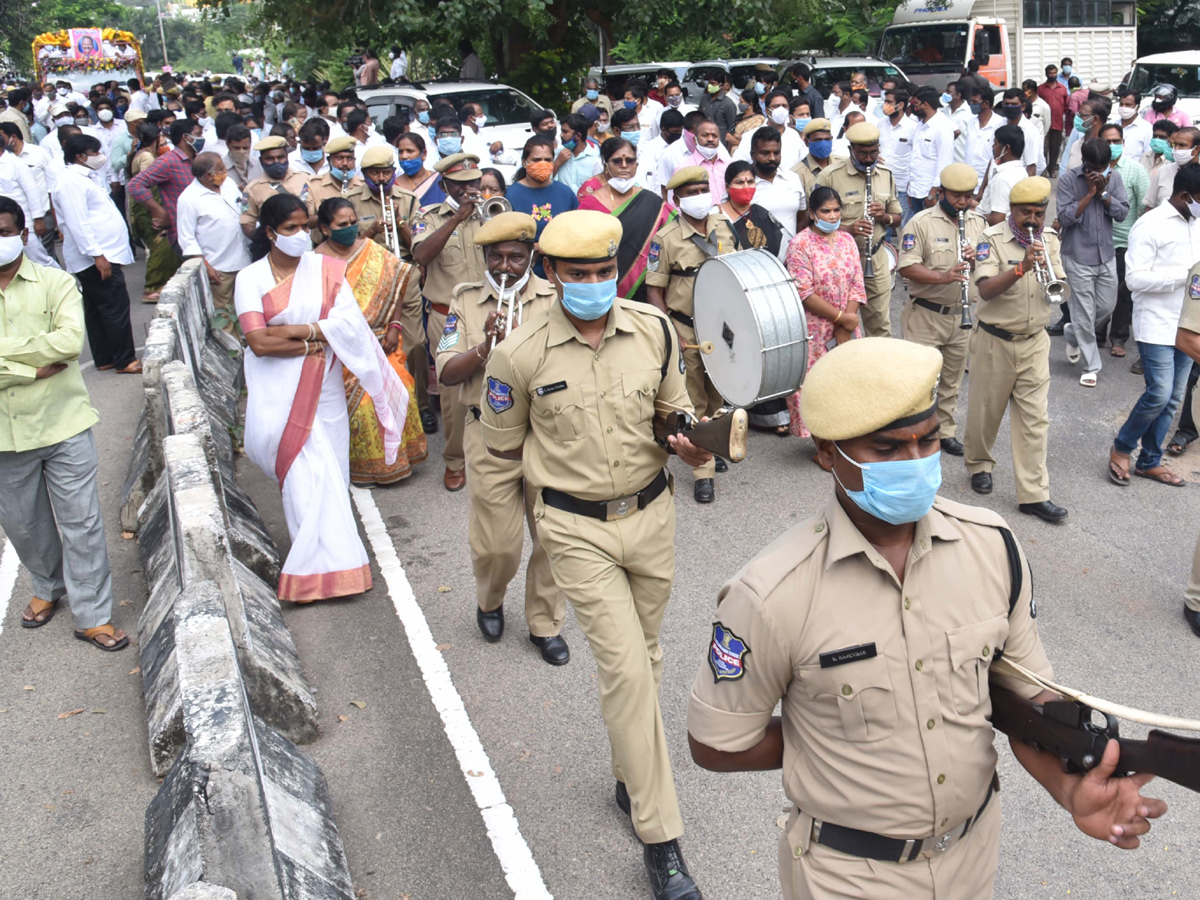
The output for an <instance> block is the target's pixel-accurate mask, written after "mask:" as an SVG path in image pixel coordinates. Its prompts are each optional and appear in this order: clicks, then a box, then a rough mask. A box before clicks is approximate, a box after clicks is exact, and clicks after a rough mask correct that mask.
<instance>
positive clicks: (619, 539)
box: [534, 491, 683, 843]
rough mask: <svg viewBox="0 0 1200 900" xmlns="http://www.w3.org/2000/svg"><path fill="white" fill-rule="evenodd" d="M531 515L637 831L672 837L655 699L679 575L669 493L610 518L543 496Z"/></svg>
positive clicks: (667, 768) (677, 829)
mask: <svg viewBox="0 0 1200 900" xmlns="http://www.w3.org/2000/svg"><path fill="white" fill-rule="evenodd" d="M534 518H535V519H537V523H538V525H537V528H538V538H539V539H540V540H541V542H542V546H543V547H545V548H546V552H547V553H548V554H549V556H550V570H551V571H552V572H553V573H554V580H555V582H556V583H557V584H558V586H559V588H561V589H562V591H563V593H565V594H566V595H567V598H568V599H569V600H570V601H571V606H572V607H573V608H574V610H575V621H576V622H577V623H578V625H579V628H580V630H581V631H582V632H583V633H584V636H585V637H586V638H587V639H588V644H589V645H590V646H591V648H592V656H593V657H594V658H595V660H596V668H597V670H598V676H597V680H598V684H599V689H600V713H601V715H603V716H604V724H605V726H606V727H607V728H608V741H609V744H610V746H611V747H612V771H613V775H615V776H616V778H617V780H618V781H623V782H625V786H626V787H627V788H628V789H629V799H630V802H631V804H632V816H633V823H634V829H635V830H636V831H637V834H638V837H640V838H641V839H642V841H644V842H645V843H661V842H663V841H670V840H674V839H675V838H678V837H679V836H681V835H682V834H683V817H682V816H681V815H680V812H679V800H678V798H677V797H676V795H675V782H674V780H673V778H672V776H671V760H670V756H669V755H668V752H667V736H666V731H665V730H664V728H663V720H662V712H661V710H660V709H659V706H658V694H659V689H660V688H661V686H662V647H661V646H659V643H658V632H659V628H660V627H661V626H662V620H663V613H664V612H665V611H666V607H667V598H668V597H669V596H670V593H671V583H672V582H673V581H674V578H675V498H674V496H673V495H672V493H671V492H670V491H663V492H662V494H660V495H659V496H658V497H657V498H656V499H655V500H654V502H653V503H651V504H650V505H649V506H648V507H646V508H645V509H643V510H640V511H638V512H635V513H633V514H632V515H629V516H627V517H626V518H624V519H619V520H617V521H614V522H601V521H600V520H598V519H592V518H589V517H587V516H576V515H573V514H572V513H568V512H564V511H563V510H560V509H555V508H554V507H551V506H546V505H545V504H544V503H542V501H541V499H540V498H539V499H538V503H537V506H536V508H535V509H534Z"/></svg>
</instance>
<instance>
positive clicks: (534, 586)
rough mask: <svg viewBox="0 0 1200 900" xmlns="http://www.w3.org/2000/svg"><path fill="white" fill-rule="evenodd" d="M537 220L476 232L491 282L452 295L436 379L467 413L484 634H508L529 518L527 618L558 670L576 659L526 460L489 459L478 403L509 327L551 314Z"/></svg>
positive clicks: (472, 540) (502, 218) (474, 553)
mask: <svg viewBox="0 0 1200 900" xmlns="http://www.w3.org/2000/svg"><path fill="white" fill-rule="evenodd" d="M536 237H537V221H536V220H535V219H534V218H533V216H530V215H527V214H526V213H517V212H508V213H501V214H500V215H497V216H494V217H493V218H492V219H491V220H489V221H488V222H487V223H486V224H484V225H483V226H482V227H481V228H480V229H479V232H478V234H476V235H475V243H476V244H478V245H479V246H480V247H482V248H483V258H484V264H485V265H486V266H487V268H486V270H485V271H484V280H483V281H481V282H466V283H464V284H460V285H459V286H458V287H457V288H455V289H454V299H453V300H451V301H450V315H449V316H448V317H447V319H446V325H445V327H444V329H443V332H444V333H443V334H442V336H441V338H440V339H439V340H438V343H437V358H436V361H437V372H438V381H439V382H441V384H442V390H443V391H445V392H446V393H448V394H450V393H456V394H458V395H459V402H460V403H462V404H463V406H465V407H466V409H467V420H466V424H465V426H464V427H463V450H464V452H465V454H466V460H467V476H468V477H467V497H468V498H469V499H470V501H471V512H470V518H469V519H468V523H467V542H468V543H469V544H470V546H471V566H472V568H473V569H474V571H475V591H476V599H477V600H478V604H479V605H478V607H477V609H476V612H475V620H476V622H477V624H478V625H479V630H480V631H481V632H483V636H484V638H486V639H487V640H488V641H491V642H495V641H498V640H500V636H501V635H502V634H503V633H504V592H505V590H506V589H507V588H508V583H509V582H510V581H512V579H513V576H514V575H516V574H517V570H518V569H519V568H520V566H521V545H522V543H523V542H524V530H525V529H524V527H523V522H522V520H526V521H528V523H529V531H530V534H531V535H532V536H533V554H532V556H530V558H529V569H528V570H527V571H526V574H525V621H526V623H527V624H528V625H529V639H530V640H531V641H533V643H535V644H537V645H538V647H539V648H540V649H541V651H542V659H544V660H545V661H546V662H548V663H550V664H551V665H554V666H561V665H565V664H566V663H567V662H568V661H569V660H570V658H571V652H570V650H569V649H568V647H567V642H566V641H565V640H564V639H563V638H562V636H561V635H560V634H559V632H560V631H561V630H562V622H563V615H564V613H565V610H566V603H565V600H564V598H563V595H562V592H561V591H560V590H559V589H558V587H557V586H556V585H555V584H554V577H553V576H552V575H551V574H550V561H549V560H548V559H547V558H546V551H545V549H543V547H542V545H541V544H540V543H538V539H537V528H536V526H535V524H534V519H533V507H534V503H535V502H536V500H537V492H536V491H535V490H534V488H533V485H531V484H530V483H529V482H528V481H527V480H526V479H525V478H524V474H523V471H522V467H521V462H520V461H519V460H513V459H500V458H499V457H496V456H492V455H491V454H490V453H488V449H487V446H486V445H485V444H484V441H483V428H482V426H481V425H480V424H479V419H480V416H481V415H482V412H481V409H480V404H481V403H482V402H483V399H482V398H483V396H484V377H483V374H484V367H485V366H486V365H487V361H488V357H489V356H490V355H491V353H492V352H493V350H494V348H495V347H497V346H499V345H500V344H501V342H503V341H504V338H505V337H506V335H507V333H508V322H509V321H510V320H511V321H512V322H513V323H514V324H513V327H514V328H515V327H516V322H517V321H518V319H519V320H520V321H522V322H532V321H536V320H541V319H545V318H546V314H547V313H548V312H549V311H550V306H551V305H552V304H553V303H554V289H553V288H552V287H550V285H549V284H548V283H547V282H546V281H545V279H542V278H538V277H537V275H535V274H533V269H532V266H533V242H534V239H535V238H536Z"/></svg>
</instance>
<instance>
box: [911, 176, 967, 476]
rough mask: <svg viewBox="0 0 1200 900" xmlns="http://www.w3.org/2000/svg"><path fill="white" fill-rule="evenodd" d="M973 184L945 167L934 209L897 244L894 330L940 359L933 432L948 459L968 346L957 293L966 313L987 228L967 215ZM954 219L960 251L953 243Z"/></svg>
mask: <svg viewBox="0 0 1200 900" xmlns="http://www.w3.org/2000/svg"><path fill="white" fill-rule="evenodd" d="M978 181H979V175H978V174H977V173H976V172H975V169H974V168H973V167H971V166H968V165H967V164H966V163H955V164H954V165H950V166H946V168H944V169H943V170H942V174H941V178H940V189H941V191H940V193H941V196H940V197H939V198H938V204H937V206H933V207H929V208H927V209H923V210H921V211H920V212H919V213H917V214H916V215H915V216H913V217H912V218H911V219H909V220H908V224H907V225H905V226H904V234H903V236H902V237H901V239H900V275H901V276H902V277H903V278H905V279H907V280H908V282H909V288H908V291H909V294H910V295H911V296H912V302H910V303H909V304H908V305H907V306H906V307H905V308H904V312H903V314H902V316H901V319H900V325H901V327H902V328H903V329H904V337H905V338H906V339H907V340H910V341H913V342H915V343H917V344H924V345H925V346H926V347H933V348H935V349H937V350H939V351H940V352H941V354H942V376H941V380H940V381H939V382H938V428H939V434H940V436H941V442H942V449H943V450H945V451H946V452H947V453H949V454H950V455H951V456H962V455H963V445H962V444H961V443H960V442H959V440H958V438H957V437H955V434H954V430H955V426H954V409H955V407H956V406H957V405H958V388H959V385H960V384H961V383H962V377H963V373H964V372H965V371H966V368H967V347H968V345H969V343H970V340H971V332H970V329H968V328H963V327H961V326H962V322H963V313H962V288H963V285H964V284H965V285H968V288H969V290H970V292H971V293H970V296H969V297H968V310H969V308H970V301H971V300H976V299H978V294H977V291H976V289H975V288H974V286H972V285H971V284H970V279H971V266H972V265H973V264H974V262H975V246H976V244H978V243H979V240H980V238H981V236H982V235H983V231H984V229H985V228H987V220H986V219H984V218H983V216H981V215H979V214H978V213H976V212H974V211H973V210H972V209H971V198H972V196H973V195H974V193H975V186H976V184H977V183H978ZM960 213H962V217H963V230H964V231H965V233H966V242H965V245H964V244H963V243H961V242H960V238H959V228H958V218H959V214H960ZM960 257H961V262H960V261H959V260H960Z"/></svg>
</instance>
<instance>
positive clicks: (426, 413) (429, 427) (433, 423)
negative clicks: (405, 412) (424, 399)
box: [421, 409, 438, 434]
mask: <svg viewBox="0 0 1200 900" xmlns="http://www.w3.org/2000/svg"><path fill="white" fill-rule="evenodd" d="M421 427H422V428H424V429H425V433H426V434H437V430H438V423H437V415H436V414H435V413H434V411H433V410H432V409H423V410H421Z"/></svg>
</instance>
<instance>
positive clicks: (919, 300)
mask: <svg viewBox="0 0 1200 900" xmlns="http://www.w3.org/2000/svg"><path fill="white" fill-rule="evenodd" d="M913 306H920V307H921V308H922V309H928V310H930V311H932V312H935V313H941V314H942V315H943V316H948V315H950V314H951V313H952V312H954V310H955V307H953V306H942V305H941V304H940V303H934V302H933V301H932V300H926V299H925V298H923V297H913ZM980 324H983V323H982V322H981V323H980Z"/></svg>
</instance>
